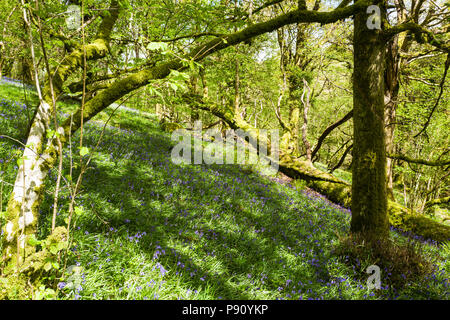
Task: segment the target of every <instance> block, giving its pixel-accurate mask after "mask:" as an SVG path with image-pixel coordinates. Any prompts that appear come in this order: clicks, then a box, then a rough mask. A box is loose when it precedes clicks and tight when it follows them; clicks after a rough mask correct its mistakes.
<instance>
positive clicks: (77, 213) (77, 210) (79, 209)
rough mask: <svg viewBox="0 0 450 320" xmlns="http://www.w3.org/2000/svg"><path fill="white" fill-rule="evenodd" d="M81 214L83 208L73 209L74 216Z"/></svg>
mask: <svg viewBox="0 0 450 320" xmlns="http://www.w3.org/2000/svg"><path fill="white" fill-rule="evenodd" d="M82 213H83V208H82V207H75V214H76V215H81V214H82Z"/></svg>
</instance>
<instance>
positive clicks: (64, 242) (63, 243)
mask: <svg viewBox="0 0 450 320" xmlns="http://www.w3.org/2000/svg"><path fill="white" fill-rule="evenodd" d="M56 247H57V248H58V251H61V250H63V249H66V248H67V242H66V241H63V242H58V244H57V245H56Z"/></svg>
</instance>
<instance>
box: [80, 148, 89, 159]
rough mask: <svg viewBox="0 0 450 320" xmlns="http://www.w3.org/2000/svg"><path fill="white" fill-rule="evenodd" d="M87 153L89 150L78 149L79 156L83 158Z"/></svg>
mask: <svg viewBox="0 0 450 320" xmlns="http://www.w3.org/2000/svg"><path fill="white" fill-rule="evenodd" d="M88 153H89V148H87V147H82V148H81V149H80V156H82V157H84V156H85V155H87V154H88Z"/></svg>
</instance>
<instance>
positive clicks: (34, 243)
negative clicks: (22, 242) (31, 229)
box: [28, 234, 41, 246]
mask: <svg viewBox="0 0 450 320" xmlns="http://www.w3.org/2000/svg"><path fill="white" fill-rule="evenodd" d="M28 244H29V245H30V246H37V245H38V244H41V241H39V240H38V239H36V237H35V236H34V234H32V235H30V236H29V237H28Z"/></svg>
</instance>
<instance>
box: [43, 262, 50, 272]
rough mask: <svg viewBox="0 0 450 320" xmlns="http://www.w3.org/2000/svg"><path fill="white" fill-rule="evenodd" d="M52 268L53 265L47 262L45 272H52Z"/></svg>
mask: <svg viewBox="0 0 450 320" xmlns="http://www.w3.org/2000/svg"><path fill="white" fill-rule="evenodd" d="M51 268H52V263H51V262H47V263H46V264H44V270H45V271H47V272H48V271H50V269H51Z"/></svg>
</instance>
